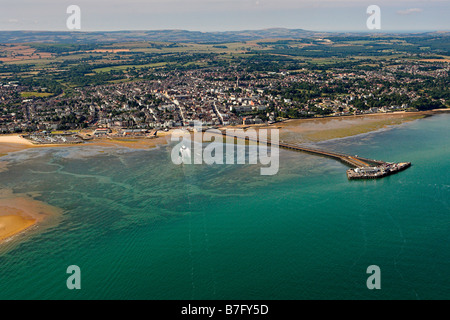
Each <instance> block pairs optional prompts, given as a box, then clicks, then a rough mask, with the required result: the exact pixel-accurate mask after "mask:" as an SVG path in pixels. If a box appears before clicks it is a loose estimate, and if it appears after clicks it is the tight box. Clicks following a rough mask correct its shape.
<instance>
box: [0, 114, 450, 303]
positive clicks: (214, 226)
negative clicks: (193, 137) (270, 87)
mask: <svg viewBox="0 0 450 320" xmlns="http://www.w3.org/2000/svg"><path fill="white" fill-rule="evenodd" d="M449 124H450V115H449V114H439V115H434V116H431V117H427V118H424V119H420V120H416V121H412V122H408V123H404V124H402V125H397V126H393V127H389V128H386V129H383V130H379V131H375V132H371V133H367V134H362V135H357V136H353V137H347V138H341V139H334V140H328V141H323V142H320V143H316V144H314V145H315V146H316V147H318V148H323V149H326V150H333V151H338V152H343V153H348V154H355V155H359V156H363V157H366V158H371V159H380V160H384V161H391V162H406V161H408V162H411V163H412V167H411V168H409V169H407V170H406V171H403V172H400V173H398V174H396V175H392V176H389V177H386V178H383V179H380V180H361V181H360V180H358V181H349V180H348V179H347V177H346V170H347V169H348V167H346V166H345V165H344V164H342V163H340V162H337V161H335V160H333V159H328V158H323V157H318V156H314V155H310V154H305V153H301V152H294V151H289V150H280V168H279V171H278V173H277V174H276V175H273V176H262V175H261V174H260V168H261V167H262V165H260V164H256V165H253V164H252V165H251V164H244V165H232V164H229V165H206V164H203V165H175V164H173V163H172V161H171V150H172V148H173V145H172V144H168V145H163V146H159V147H157V148H154V149H148V150H142V149H141V150H137V149H130V148H125V147H115V148H108V147H94V146H92V147H86V146H79V147H68V148H43V149H28V150H24V151H20V152H15V153H11V154H9V155H7V156H5V157H2V159H1V160H2V161H7V162H8V167H7V170H5V171H3V172H0V189H7V190H12V191H13V192H14V193H16V194H32V195H34V197H35V198H36V199H37V200H39V201H43V202H45V203H48V204H50V205H52V206H55V207H58V208H61V209H62V212H63V213H62V217H61V219H59V221H58V223H57V224H56V225H53V226H51V227H47V228H42V230H40V229H39V228H38V229H37V230H35V232H34V233H33V234H32V235H30V236H26V237H23V239H20V237H19V239H16V240H15V241H13V242H12V243H7V244H3V245H2V246H3V248H0V299H149V300H162V299H169V300H172V299H177V300H188V299H194V300H195V299H218V300H221V299H238V300H241V299H244V300H258V299H264V300H266V299H269V300H270V299H275V300H279V299H283V300H284V299H287V300H294V299H307V300H308V299H412V300H415V299H419V300H422V299H423V300H426V299H449V298H450V277H449V272H450V130H449V128H450V126H449ZM73 265H76V266H78V267H79V269H80V285H81V289H79V290H76V289H74V290H70V289H69V288H68V287H67V280H68V278H69V277H70V276H71V274H70V273H67V269H68V267H69V266H73ZM370 266H378V267H379V270H380V272H379V274H378V275H379V284H380V289H369V288H368V286H367V281H368V278H369V277H370V276H371V273H368V268H369V267H370Z"/></svg>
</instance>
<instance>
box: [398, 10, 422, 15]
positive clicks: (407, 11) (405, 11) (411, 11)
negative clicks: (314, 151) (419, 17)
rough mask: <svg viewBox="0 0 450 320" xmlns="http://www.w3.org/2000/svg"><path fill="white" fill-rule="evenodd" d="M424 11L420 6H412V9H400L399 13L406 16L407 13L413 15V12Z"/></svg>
mask: <svg viewBox="0 0 450 320" xmlns="http://www.w3.org/2000/svg"><path fill="white" fill-rule="evenodd" d="M422 11H423V9H420V8H411V9H406V10H399V11H397V14H399V15H402V16H406V15H411V14H415V13H420V12H422Z"/></svg>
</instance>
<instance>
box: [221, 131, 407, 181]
mask: <svg viewBox="0 0 450 320" xmlns="http://www.w3.org/2000/svg"><path fill="white" fill-rule="evenodd" d="M221 132H222V135H223V136H225V137H233V138H236V139H243V140H245V141H252V142H256V143H266V144H267V145H275V146H278V147H280V148H284V149H288V150H293V151H300V152H306V153H310V154H314V155H318V156H323V157H328V158H332V159H335V160H338V161H341V162H343V163H345V164H346V165H348V166H350V167H352V169H349V170H347V177H348V178H349V179H376V178H382V177H386V176H388V175H391V174H394V173H397V172H400V171H403V170H405V169H407V168H409V167H410V166H411V163H410V162H404V163H389V162H385V161H381V160H374V159H368V158H363V157H359V156H356V155H354V156H351V155H348V154H344V153H338V152H332V151H325V150H320V149H315V148H310V147H305V146H299V145H295V144H288V143H284V142H280V143H273V142H272V141H270V140H258V139H253V138H251V137H248V136H244V137H239V136H238V135H231V134H227V133H226V132H225V131H221Z"/></svg>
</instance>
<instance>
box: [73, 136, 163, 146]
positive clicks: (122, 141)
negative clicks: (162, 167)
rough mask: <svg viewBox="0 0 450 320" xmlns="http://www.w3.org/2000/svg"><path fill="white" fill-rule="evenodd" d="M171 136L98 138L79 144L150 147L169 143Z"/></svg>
mask: <svg viewBox="0 0 450 320" xmlns="http://www.w3.org/2000/svg"><path fill="white" fill-rule="evenodd" d="M168 140H170V137H168V136H167V135H165V136H159V137H157V138H153V139H149V138H138V137H126V138H111V139H107V138H105V139H96V140H94V141H93V142H90V143H86V144H81V145H79V146H102V147H126V148H132V149H149V148H155V147H157V146H158V145H163V144H167V142H168Z"/></svg>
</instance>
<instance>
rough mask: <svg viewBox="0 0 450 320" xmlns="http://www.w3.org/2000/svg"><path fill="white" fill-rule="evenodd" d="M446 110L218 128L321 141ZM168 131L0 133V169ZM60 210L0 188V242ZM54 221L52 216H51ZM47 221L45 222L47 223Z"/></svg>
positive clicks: (141, 144) (147, 144)
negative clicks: (50, 140)
mask: <svg viewBox="0 0 450 320" xmlns="http://www.w3.org/2000/svg"><path fill="white" fill-rule="evenodd" d="M449 111H450V109H438V110H430V111H419V112H394V113H386V114H365V115H351V116H335V117H321V118H308V119H289V120H286V121H283V122H278V123H274V124H270V125H267V124H264V125H247V126H234V127H231V126H227V127H223V128H222V129H239V128H240V129H242V128H244V129H245V128H247V129H248V128H252V129H256V130H258V129H275V128H276V129H281V130H280V131H281V132H280V139H281V138H283V139H285V138H286V139H293V140H294V141H295V142H313V143H314V142H322V141H327V140H332V139H339V138H345V137H350V136H355V135H359V134H362V133H369V132H375V131H378V130H380V129H382V128H385V127H388V126H393V125H400V124H403V123H405V122H409V121H414V120H417V119H421V118H425V117H427V116H432V115H434V114H439V113H447V112H449ZM171 133H172V130H170V131H169V132H164V133H163V134H162V135H161V136H159V137H157V138H154V139H148V138H142V137H127V138H121V137H117V138H102V139H95V140H93V141H90V142H86V143H82V144H75V145H74V144H62V145H61V144H60V145H55V144H46V145H36V144H33V143H32V142H30V141H28V140H27V139H25V138H22V137H21V136H20V135H18V134H13V135H0V172H3V171H6V170H8V169H7V166H8V162H7V161H2V156H4V155H7V154H9V153H14V152H17V151H22V150H26V149H34V148H60V147H65V148H67V147H74V146H77V147H89V146H102V147H111V148H117V147H126V148H132V149H149V148H155V147H157V146H159V145H166V144H168V142H169V139H168V138H169V136H170V134H171ZM61 212H62V211H61V209H59V208H56V207H52V206H50V205H48V204H45V203H43V202H40V201H38V200H35V199H34V198H33V197H30V196H29V195H22V194H13V193H12V191H8V190H1V189H0V245H2V244H3V243H5V242H9V241H10V240H12V239H14V238H15V237H16V236H20V235H22V234H25V233H26V234H29V233H31V229H33V227H37V226H45V225H46V224H52V223H51V220H52V219H50V218H51V217H57V216H60V214H61ZM53 220H54V219H53ZM47 221H48V223H47Z"/></svg>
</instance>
